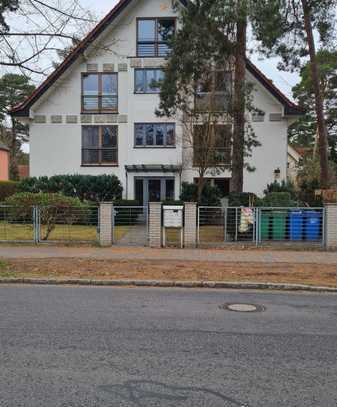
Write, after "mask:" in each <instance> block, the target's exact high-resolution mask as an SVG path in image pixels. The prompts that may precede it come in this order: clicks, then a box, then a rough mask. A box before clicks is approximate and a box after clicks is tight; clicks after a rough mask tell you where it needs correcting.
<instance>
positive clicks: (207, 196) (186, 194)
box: [180, 182, 221, 206]
mask: <svg viewBox="0 0 337 407" xmlns="http://www.w3.org/2000/svg"><path fill="white" fill-rule="evenodd" d="M180 200H181V201H183V202H198V185H197V184H190V183H188V182H183V184H182V190H181V194H180ZM199 204H200V205H202V206H220V205H221V192H220V191H219V189H218V188H217V187H213V186H212V185H210V184H208V183H207V182H206V183H205V185H204V188H203V190H202V194H201V199H200V202H199Z"/></svg>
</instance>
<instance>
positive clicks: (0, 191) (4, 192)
mask: <svg viewBox="0 0 337 407" xmlns="http://www.w3.org/2000/svg"><path fill="white" fill-rule="evenodd" d="M17 191H18V182H14V181H0V202H3V201H4V200H5V199H6V198H8V197H9V196H11V195H14V194H15V193H16V192H17Z"/></svg>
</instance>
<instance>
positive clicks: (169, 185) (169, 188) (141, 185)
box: [135, 177, 175, 205]
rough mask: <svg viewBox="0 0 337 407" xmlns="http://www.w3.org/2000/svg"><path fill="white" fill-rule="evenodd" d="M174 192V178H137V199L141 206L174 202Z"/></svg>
mask: <svg viewBox="0 0 337 407" xmlns="http://www.w3.org/2000/svg"><path fill="white" fill-rule="evenodd" d="M174 190H175V180H174V178H161V177H158V178H150V177H149V178H135V199H136V201H137V202H138V203H139V205H147V204H148V202H160V201H167V200H169V201H173V200H174V199H175V191H174Z"/></svg>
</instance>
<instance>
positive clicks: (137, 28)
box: [136, 17, 177, 58]
mask: <svg viewBox="0 0 337 407" xmlns="http://www.w3.org/2000/svg"><path fill="white" fill-rule="evenodd" d="M146 20H154V21H155V40H154V42H152V41H139V22H140V21H146ZM158 20H172V21H173V22H174V33H176V31H177V17H137V19H136V25H137V27H136V56H137V57H138V58H166V56H167V54H166V55H160V54H159V48H158V45H159V44H167V41H159V40H158ZM139 43H144V44H146V43H149V44H154V54H153V55H140V54H139V47H138V45H139Z"/></svg>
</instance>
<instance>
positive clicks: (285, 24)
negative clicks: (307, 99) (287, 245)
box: [252, 0, 337, 188]
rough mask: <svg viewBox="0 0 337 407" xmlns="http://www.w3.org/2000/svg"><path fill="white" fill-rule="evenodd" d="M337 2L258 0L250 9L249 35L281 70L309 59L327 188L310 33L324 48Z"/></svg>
mask: <svg viewBox="0 0 337 407" xmlns="http://www.w3.org/2000/svg"><path fill="white" fill-rule="evenodd" d="M336 6H337V0H259V1H258V2H257V3H256V7H255V8H252V13H253V18H252V24H253V32H254V33H255V35H256V37H257V39H258V40H259V41H261V44H262V50H263V51H264V52H266V53H267V54H269V55H271V54H274V55H278V56H280V57H281V58H282V61H283V66H282V67H283V68H291V69H299V68H300V67H301V62H302V60H303V57H306V56H309V58H310V69H311V75H312V87H313V91H314V98H315V114H316V119H317V129H318V140H319V156H320V183H321V188H328V187H329V168H328V132H327V125H326V121H325V115H324V104H323V95H322V90H321V87H320V81H319V70H318V63H317V53H316V44H315V38H314V32H315V31H317V32H318V34H319V37H320V41H321V42H322V43H323V44H328V43H329V41H331V38H332V36H333V35H334V22H335V18H334V17H335V16H334V13H335V10H336Z"/></svg>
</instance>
